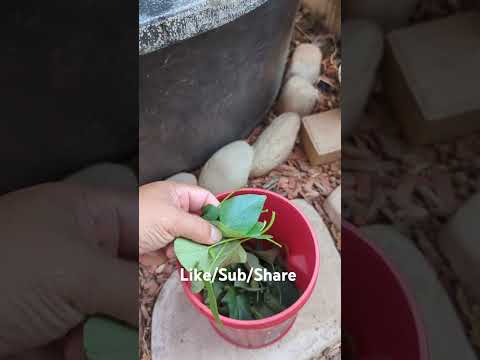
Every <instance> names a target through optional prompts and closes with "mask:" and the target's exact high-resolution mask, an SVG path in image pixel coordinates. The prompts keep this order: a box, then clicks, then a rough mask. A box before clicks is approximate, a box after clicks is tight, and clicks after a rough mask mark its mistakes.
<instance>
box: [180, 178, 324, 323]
mask: <svg viewBox="0 0 480 360" xmlns="http://www.w3.org/2000/svg"><path fill="white" fill-rule="evenodd" d="M239 191H241V192H242V194H246V193H253V194H263V195H268V196H271V197H275V198H277V199H280V200H282V201H284V202H285V203H288V205H289V206H291V208H292V209H293V210H294V211H295V212H297V213H298V214H299V215H300V217H301V218H302V219H303V220H304V222H305V224H306V226H307V228H308V230H309V232H310V233H311V234H312V238H313V240H314V241H313V243H314V251H315V259H316V261H315V268H314V270H313V275H312V277H311V279H310V281H309V283H308V286H307V287H306V288H305V291H304V292H303V294H302V295H301V296H300V297H299V298H298V299H297V301H295V303H294V304H293V305H291V306H290V307H288V308H287V309H285V310H283V311H281V312H279V313H278V314H275V315H273V316H270V317H267V318H265V319H261V320H236V319H231V318H229V317H226V316H223V315H220V320H221V321H222V323H223V324H224V325H225V326H226V327H230V328H234V329H265V328H270V327H273V326H275V325H278V324H281V323H283V322H284V321H286V320H288V319H290V318H291V317H294V316H296V314H297V313H298V312H299V311H300V310H301V309H302V307H303V306H304V305H305V304H306V302H307V301H308V299H309V298H310V296H311V295H312V292H313V290H314V288H315V286H316V283H317V278H318V272H319V267H320V255H319V249H318V240H317V237H316V235H315V231H314V230H313V228H312V226H311V225H310V223H309V221H308V219H307V218H306V217H305V215H303V213H302V212H301V211H300V210H298V209H297V208H296V207H295V205H293V204H292V203H291V202H290V200H288V199H287V198H285V197H284V196H281V195H279V194H277V193H274V192H272V191H269V190H264V189H255V188H242V189H239V190H236V191H234V193H236V192H239ZM228 194H229V192H225V193H221V194H217V195H216V197H217V198H219V197H223V196H226V195H228ZM177 265H178V270H180V268H181V265H180V263H178V261H177ZM182 286H183V290H184V292H185V294H186V295H187V297H188V299H189V300H190V301H191V302H192V303H193V304H194V305H195V306H196V307H197V309H199V310H200V311H201V312H202V313H203V314H204V315H205V316H207V317H208V319H209V320H210V321H211V322H215V319H214V317H213V315H212V312H211V310H210V309H209V308H208V307H207V306H206V305H205V304H204V303H203V302H202V301H200V300H199V299H198V298H197V297H196V296H194V295H193V293H192V292H191V290H190V288H189V282H188V281H182Z"/></svg>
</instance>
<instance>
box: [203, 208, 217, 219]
mask: <svg viewBox="0 0 480 360" xmlns="http://www.w3.org/2000/svg"><path fill="white" fill-rule="evenodd" d="M219 216H220V209H219V208H218V207H216V206H213V205H207V206H205V207H204V208H203V209H202V218H204V219H205V220H207V221H215V220H218V217H219Z"/></svg>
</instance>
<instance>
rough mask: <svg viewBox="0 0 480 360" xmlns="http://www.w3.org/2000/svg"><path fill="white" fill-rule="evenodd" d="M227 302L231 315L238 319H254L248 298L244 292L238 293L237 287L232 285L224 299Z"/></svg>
mask: <svg viewBox="0 0 480 360" xmlns="http://www.w3.org/2000/svg"><path fill="white" fill-rule="evenodd" d="M222 302H223V303H225V304H227V306H228V313H229V317H230V318H232V319H237V320H252V319H253V315H252V313H251V311H250V305H249V303H248V298H247V297H246V296H245V295H244V294H238V293H237V291H236V290H235V288H233V287H231V288H229V289H228V290H227V293H226V294H225V296H224V297H223V299H222Z"/></svg>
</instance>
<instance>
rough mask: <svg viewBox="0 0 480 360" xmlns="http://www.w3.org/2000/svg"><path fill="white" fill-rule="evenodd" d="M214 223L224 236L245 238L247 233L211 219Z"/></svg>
mask: <svg viewBox="0 0 480 360" xmlns="http://www.w3.org/2000/svg"><path fill="white" fill-rule="evenodd" d="M211 223H212V224H213V225H215V226H216V227H217V228H218V230H220V231H221V233H222V235H223V237H224V238H243V237H245V234H243V233H241V232H239V231H237V230H233V229H230V228H229V227H228V226H227V225H225V224H223V223H221V222H220V221H211Z"/></svg>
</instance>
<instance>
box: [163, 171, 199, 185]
mask: <svg viewBox="0 0 480 360" xmlns="http://www.w3.org/2000/svg"><path fill="white" fill-rule="evenodd" d="M166 180H168V181H175V182H179V183H182V184H187V185H197V178H196V177H195V175H193V174H190V173H186V172H181V173H178V174H175V175H173V176H170V177H169V178H168V179H166Z"/></svg>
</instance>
